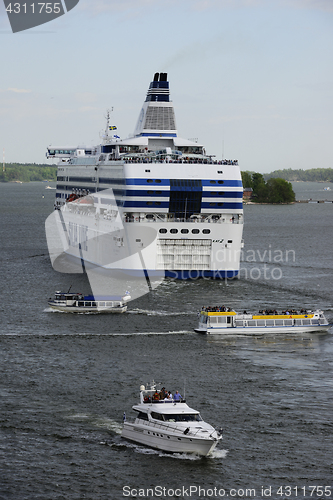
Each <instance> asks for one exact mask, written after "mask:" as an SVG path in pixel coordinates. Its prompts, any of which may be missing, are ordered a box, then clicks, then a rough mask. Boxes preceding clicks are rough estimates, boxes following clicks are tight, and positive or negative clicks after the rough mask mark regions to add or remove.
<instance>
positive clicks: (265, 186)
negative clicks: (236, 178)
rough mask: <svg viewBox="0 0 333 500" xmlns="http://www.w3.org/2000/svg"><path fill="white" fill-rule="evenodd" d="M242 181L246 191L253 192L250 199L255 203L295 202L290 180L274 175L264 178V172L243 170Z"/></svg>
mask: <svg viewBox="0 0 333 500" xmlns="http://www.w3.org/2000/svg"><path fill="white" fill-rule="evenodd" d="M242 182H243V187H244V195H245V193H248V192H249V191H250V192H251V196H250V197H247V199H248V200H251V202H254V203H270V204H271V203H273V204H278V203H294V202H295V201H296V198H295V192H294V190H293V187H292V185H291V183H290V182H288V181H286V180H285V179H281V178H275V177H272V178H270V179H268V180H267V182H266V181H265V179H264V176H263V174H259V173H256V172H254V173H250V172H242Z"/></svg>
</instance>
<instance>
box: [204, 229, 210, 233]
mask: <svg viewBox="0 0 333 500" xmlns="http://www.w3.org/2000/svg"><path fill="white" fill-rule="evenodd" d="M202 232H203V234H209V233H210V229H203V230H202Z"/></svg>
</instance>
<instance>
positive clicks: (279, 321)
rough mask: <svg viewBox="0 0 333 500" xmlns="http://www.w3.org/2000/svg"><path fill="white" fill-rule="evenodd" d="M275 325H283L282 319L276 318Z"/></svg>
mask: <svg viewBox="0 0 333 500" xmlns="http://www.w3.org/2000/svg"><path fill="white" fill-rule="evenodd" d="M275 326H283V319H276V320H275Z"/></svg>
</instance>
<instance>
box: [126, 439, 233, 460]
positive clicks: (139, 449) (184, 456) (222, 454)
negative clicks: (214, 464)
mask: <svg viewBox="0 0 333 500" xmlns="http://www.w3.org/2000/svg"><path fill="white" fill-rule="evenodd" d="M121 445H122V446H123V447H126V448H130V449H132V450H133V451H134V452H135V453H140V454H142V455H155V456H158V457H165V458H171V459H174V460H189V461H198V460H207V459H208V460H210V459H213V460H214V459H221V458H226V456H227V454H228V452H229V450H220V449H215V450H214V451H213V452H212V454H211V455H209V456H208V457H203V456H201V455H197V454H195V453H165V452H164V451H161V450H155V449H153V448H146V447H144V446H140V445H137V444H135V443H131V442H130V441H122V442H121Z"/></svg>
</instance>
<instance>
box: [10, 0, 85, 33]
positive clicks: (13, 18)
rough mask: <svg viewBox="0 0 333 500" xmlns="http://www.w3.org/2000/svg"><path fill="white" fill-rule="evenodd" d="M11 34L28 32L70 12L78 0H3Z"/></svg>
mask: <svg viewBox="0 0 333 500" xmlns="http://www.w3.org/2000/svg"><path fill="white" fill-rule="evenodd" d="M3 1H4V4H5V8H6V12H7V14H8V18H9V22H10V25H11V28H12V31H13V33H17V32H18V31H24V30H28V29H30V28H34V27H35V26H40V25H41V24H45V23H48V22H49V21H53V19H56V18H57V17H60V16H63V15H64V14H66V12H69V11H70V10H72V9H73V8H74V7H75V6H76V5H77V4H78V3H79V1H80V0H58V1H53V2H38V1H34V0H32V1H31V0H28V1H27V0H20V1H14V2H11V1H10V0H3Z"/></svg>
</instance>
